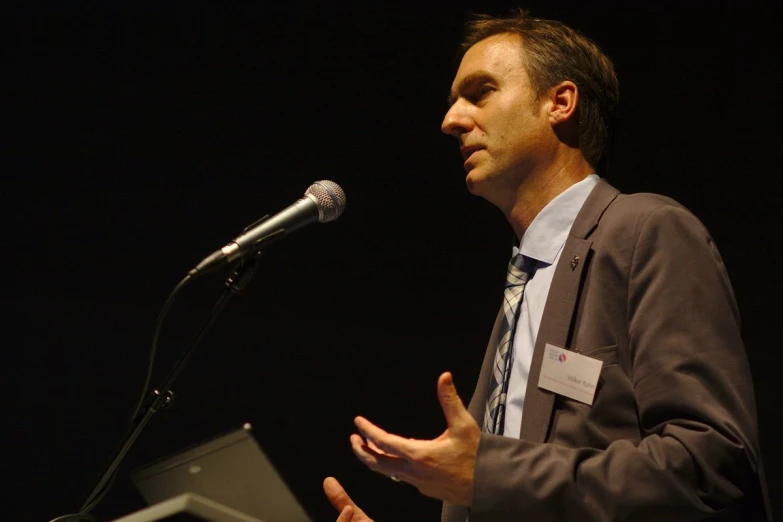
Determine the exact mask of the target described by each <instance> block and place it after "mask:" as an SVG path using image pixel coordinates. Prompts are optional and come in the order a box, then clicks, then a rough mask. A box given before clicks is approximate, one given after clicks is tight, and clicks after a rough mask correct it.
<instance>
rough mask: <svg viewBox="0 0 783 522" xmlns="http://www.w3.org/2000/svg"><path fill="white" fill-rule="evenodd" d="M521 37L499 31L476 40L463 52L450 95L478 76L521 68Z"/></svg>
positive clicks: (455, 93)
mask: <svg viewBox="0 0 783 522" xmlns="http://www.w3.org/2000/svg"><path fill="white" fill-rule="evenodd" d="M522 67H523V64H522V37H521V36H519V35H517V34H513V33H501V34H495V35H492V36H489V37H487V38H484V39H483V40H480V41H478V42H476V43H475V44H474V45H473V46H471V47H470V49H468V50H467V52H465V54H464V56H463V57H462V61H461V62H460V65H459V69H457V74H456V76H455V77H454V81H453V82H452V84H451V96H452V97H453V96H454V95H457V94H459V92H461V88H462V87H464V86H465V85H466V84H468V83H470V82H471V81H473V80H475V79H476V78H477V77H480V76H492V75H499V74H503V73H507V72H509V71H510V70H511V69H518V68H522Z"/></svg>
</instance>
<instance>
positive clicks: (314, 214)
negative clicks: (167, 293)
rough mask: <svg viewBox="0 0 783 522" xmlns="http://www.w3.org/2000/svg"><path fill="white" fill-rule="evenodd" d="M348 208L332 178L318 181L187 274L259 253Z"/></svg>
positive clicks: (209, 269) (334, 217)
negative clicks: (284, 206) (297, 198)
mask: <svg viewBox="0 0 783 522" xmlns="http://www.w3.org/2000/svg"><path fill="white" fill-rule="evenodd" d="M343 210H345V192H343V189H342V188H340V185H338V184H337V183H335V182H333V181H328V180H322V181H316V182H315V183H313V184H312V185H310V187H309V188H308V189H307V190H306V191H305V194H304V197H303V198H300V199H299V200H297V201H296V202H295V203H294V204H293V205H291V206H289V207H288V208H286V209H284V210H282V211H280V212H278V213H277V214H275V215H274V216H272V217H269V216H264V217H262V218H261V219H259V220H258V221H256V222H255V223H253V224H252V225H249V226H248V227H246V228H245V230H244V231H243V232H242V234H240V235H239V236H237V237H236V238H234V239H233V240H232V241H231V242H229V243H228V244H226V246H224V247H223V248H221V249H220V250H215V251H214V252H213V253H212V254H210V255H209V256H207V257H205V258H204V259H203V260H202V261H201V262H200V263H199V264H198V265H197V266H196V267H195V268H194V269H193V270H191V271H190V272H188V275H190V276H191V277H194V276H196V275H201V274H204V273H206V272H210V271H212V270H215V269H217V268H220V267H222V266H225V265H227V264H228V263H230V262H232V261H234V260H235V259H239V258H240V257H242V256H244V255H245V254H247V253H248V252H253V253H255V252H258V251H259V250H261V249H262V248H265V247H267V246H269V245H271V244H272V243H275V242H277V241H279V240H281V239H283V238H284V237H286V236H287V235H288V234H290V233H292V232H295V231H297V230H299V229H300V228H302V227H304V226H305V225H309V224H310V223H314V222H315V221H318V222H319V223H328V222H330V221H334V220H335V219H337V218H338V217H340V214H342V213H343Z"/></svg>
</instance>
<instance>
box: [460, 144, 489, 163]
mask: <svg viewBox="0 0 783 522" xmlns="http://www.w3.org/2000/svg"><path fill="white" fill-rule="evenodd" d="M483 148H484V147H482V146H481V145H470V146H465V147H460V149H459V150H460V152H461V153H462V159H463V160H465V161H468V158H469V157H470V156H471V154H473V153H474V152H476V151H477V150H481V149H483Z"/></svg>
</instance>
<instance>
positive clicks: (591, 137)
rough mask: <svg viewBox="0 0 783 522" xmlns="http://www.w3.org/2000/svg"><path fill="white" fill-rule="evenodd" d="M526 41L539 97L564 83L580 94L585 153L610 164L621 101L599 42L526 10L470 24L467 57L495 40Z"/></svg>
mask: <svg viewBox="0 0 783 522" xmlns="http://www.w3.org/2000/svg"><path fill="white" fill-rule="evenodd" d="M502 33H511V34H518V35H520V36H521V37H522V51H523V57H524V59H525V69H526V71H527V74H528V76H529V77H530V81H531V83H532V85H533V88H534V89H535V90H536V94H537V95H538V96H541V95H543V94H544V93H545V92H546V91H547V90H548V89H549V88H551V87H553V86H555V85H557V84H558V83H560V82H561V81H564V80H570V81H572V82H574V83H575V84H576V86H577V88H578V89H579V105H578V106H577V116H578V118H579V148H580V150H581V151H582V155H583V156H584V157H585V159H586V160H587V161H588V162H589V163H590V165H592V166H593V167H594V168H598V166H599V164H600V163H601V161H602V160H604V159H605V156H606V154H607V151H608V149H609V145H610V142H611V138H612V131H613V127H614V117H615V111H616V108H617V102H618V99H619V86H618V83H617V75H616V74H615V72H614V66H613V65H612V61H611V60H610V59H609V58H608V57H607V56H606V55H605V54H604V53H603V52H602V51H601V49H600V48H599V47H598V45H596V44H595V43H594V42H593V41H591V40H590V39H588V38H587V37H586V36H584V35H583V34H581V33H580V32H579V31H576V30H574V29H571V28H570V27H568V26H567V25H565V24H564V23H562V22H558V21H555V20H540V19H537V18H533V17H531V16H530V13H529V12H528V11H526V10H524V9H519V10H517V11H514V12H513V13H512V14H510V15H508V16H505V17H499V18H498V17H492V16H488V15H477V16H476V17H474V19H473V20H470V21H468V22H467V24H466V31H465V36H464V38H463V40H462V46H461V50H462V53H465V52H467V50H468V49H470V48H471V47H472V46H473V45H475V44H476V43H478V42H479V41H481V40H483V39H485V38H488V37H490V36H493V35H496V34H502Z"/></svg>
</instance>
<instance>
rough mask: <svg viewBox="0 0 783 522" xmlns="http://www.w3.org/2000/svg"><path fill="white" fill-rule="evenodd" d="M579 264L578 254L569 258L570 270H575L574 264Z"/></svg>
mask: <svg viewBox="0 0 783 522" xmlns="http://www.w3.org/2000/svg"><path fill="white" fill-rule="evenodd" d="M578 264H579V256H574V258H573V259H572V260H571V270H572V271H573V270H576V265H578Z"/></svg>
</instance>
